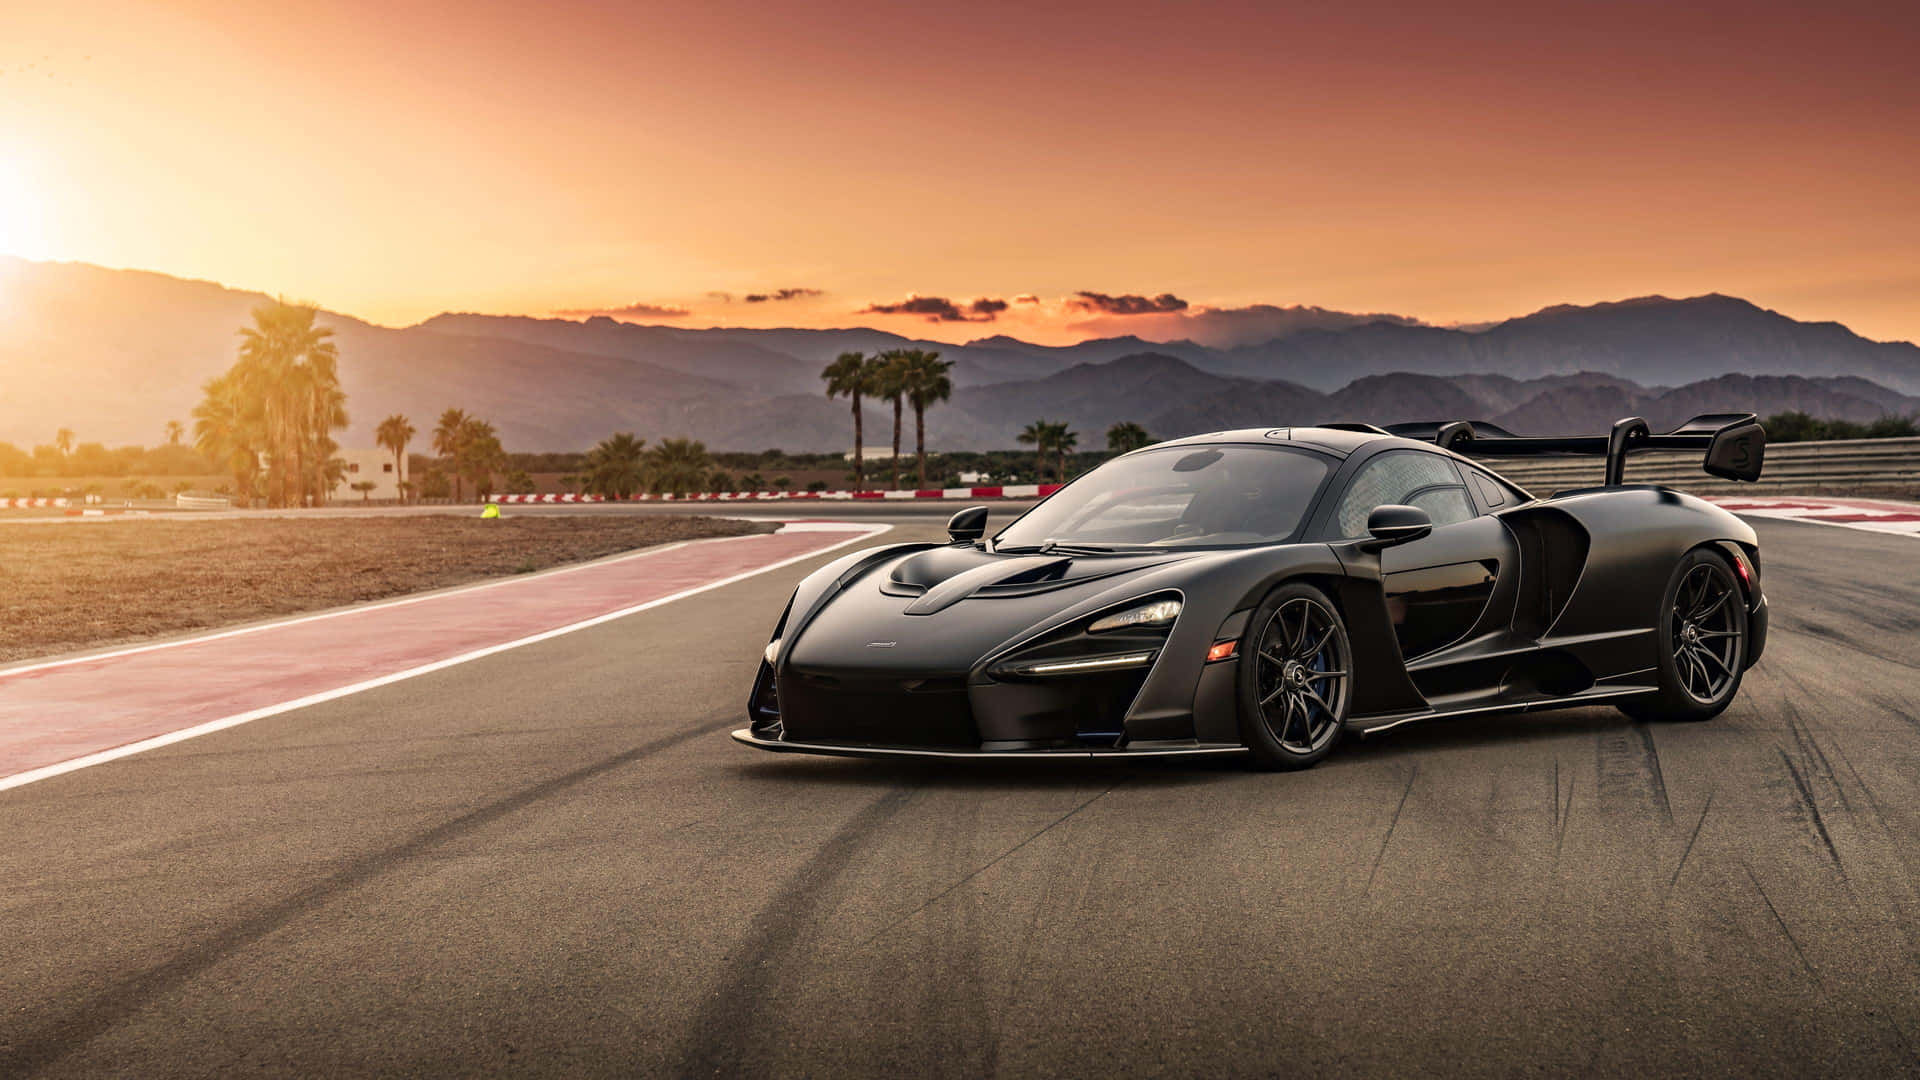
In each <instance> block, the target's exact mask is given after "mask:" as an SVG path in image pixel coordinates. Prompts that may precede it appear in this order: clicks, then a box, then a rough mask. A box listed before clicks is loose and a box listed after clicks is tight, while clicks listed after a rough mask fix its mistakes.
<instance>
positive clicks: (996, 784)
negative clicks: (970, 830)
mask: <svg viewBox="0 0 1920 1080" xmlns="http://www.w3.org/2000/svg"><path fill="white" fill-rule="evenodd" d="M727 772H728V773H729V774H731V775H732V776H734V777H736V778H738V779H740V780H745V781H748V782H751V783H757V784H808V785H824V786H829V787H845V788H879V787H894V786H898V785H902V784H905V785H909V786H912V787H915V788H931V789H935V790H941V791H978V792H995V791H1036V790H1048V789H1063V790H1064V789H1075V788H1086V787H1089V786H1094V787H1098V786H1101V785H1105V784H1118V783H1121V782H1123V781H1124V782H1125V783H1126V785H1127V786H1128V787H1129V788H1140V787H1156V788H1159V787H1168V788H1171V787H1182V786H1187V785H1193V784H1204V783H1208V782H1210V781H1214V780H1217V779H1218V778H1219V777H1221V776H1235V775H1246V774H1247V771H1246V768H1245V766H1244V764H1243V763H1242V762H1241V761H1240V759H1239V758H1237V757H1221V758H1205V759H1200V758H1195V759H1191V760H1178V759H1175V760H1168V759H1155V758H1140V759H1137V760H1133V761H1127V760H1115V759H1105V758H1095V759H1092V760H1088V759H1085V758H1080V759H1069V760H1065V761H991V760H986V761H952V762H927V761H910V760H889V759H885V758H871V759H867V758H831V757H804V756H801V755H798V754H794V755H790V756H784V757H782V758H781V759H779V760H773V761H754V762H741V763H738V764H734V765H730V766H728V767H727Z"/></svg>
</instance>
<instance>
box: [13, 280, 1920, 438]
mask: <svg viewBox="0 0 1920 1080" xmlns="http://www.w3.org/2000/svg"><path fill="white" fill-rule="evenodd" d="M266 299H267V297H266V296H264V295H263V294H260V293H257V292H247V291H243V290H238V289H230V288H226V287H224V286H221V285H217V284H214V283H211V282H204V281H187V280H183V279H180V278H174V277H168V276H166V275H164V274H154V273H146V272H141V271H125V270H107V269H103V268H100V267H95V266H88V265H85V264H76V263H35V262H28V261H25V260H21V259H13V258H6V257H0V372H4V373H5V379H6V381H5V384H4V386H3V387H0V441H7V442H13V443H15V444H18V445H22V446H31V445H32V444H34V443H42V442H47V441H50V440H51V439H52V437H53V433H54V431H55V429H57V428H60V427H70V428H72V429H74V430H75V432H76V433H77V435H78V437H79V438H80V439H81V440H83V441H103V442H108V443H142V444H152V443H154V442H157V441H158V440H159V439H160V438H161V434H162V431H163V428H164V425H165V423H166V422H167V421H168V420H182V421H185V420H188V419H189V414H190V412H191V410H192V408H193V405H194V404H195V403H196V402H197V401H198V400H199V388H200V385H201V383H203V382H204V381H205V380H206V379H208V378H210V377H212V376H213V375H216V374H218V373H219V372H221V371H222V370H224V369H225V368H226V367H227V366H228V365H229V364H231V363H232V361H233V357H234V351H235V346H236V343H237V342H236V337H235V331H236V330H237V329H238V328H239V327H240V326H241V325H243V324H244V323H246V322H247V321H248V318H249V312H250V311H251V309H252V308H253V307H254V306H255V305H257V304H259V303H261V302H263V301H265V300H266ZM1333 314H1337V313H1333ZM322 318H323V321H324V322H325V323H326V324H327V325H329V326H331V327H333V328H334V330H335V333H336V335H337V338H338V341H339V345H340V351H341V375H342V381H343V383H344V384H345V388H346V391H347V394H348V410H349V413H350V414H351V417H352V425H351V427H350V428H349V429H348V431H347V432H346V434H345V436H344V438H343V440H342V441H343V442H346V443H347V444H349V445H369V444H371V443H372V441H373V434H372V428H373V425H375V424H376V423H378V422H379V420H380V418H381V417H383V416H385V415H387V414H388V413H391V412H404V413H406V414H407V415H408V416H410V417H412V418H413V421H414V424H415V426H416V427H418V428H420V429H421V430H422V431H423V432H424V431H425V430H426V429H428V428H430V427H431V425H432V421H433V418H434V417H436V416H437V415H438V414H439V413H440V411H441V410H443V409H445V408H448V407H450V406H453V407H459V408H463V409H466V410H467V411H468V412H470V413H473V414H476V415H479V416H483V417H486V418H488V419H490V420H492V421H493V422H494V423H495V425H496V426H497V427H498V428H499V430H500V432H501V436H502V438H503V440H504V441H505V442H506V444H507V445H508V446H509V447H511V448H514V449H527V450H571V449H581V448H584V447H587V446H590V445H592V444H593V443H594V442H595V441H597V440H599V439H601V438H603V437H605V436H606V435H607V434H608V433H610V432H612V431H616V430H632V431H635V432H637V433H639V434H641V435H643V436H646V437H648V438H654V437H659V436H662V435H677V434H685V435H692V436H694V437H696V438H700V439H703V440H705V441H706V442H707V444H708V445H709V446H711V447H714V448H716V449H737V450H760V449H766V448H769V447H775V446H778V447H781V448H784V449H788V450H794V451H821V450H839V449H844V448H846V447H847V446H848V445H850V443H851V441H852V431H851V428H852V424H851V417H850V416H849V415H848V405H847V403H846V402H845V401H843V400H841V401H832V400H828V399H827V398H826V397H825V395H824V394H823V393H822V392H821V391H822V386H821V383H820V380H819V373H820V369H821V368H822V367H824V366H825V365H826V364H827V363H828V362H829V361H831V360H832V359H833V358H834V356H836V355H837V354H839V353H840V352H842V351H846V350H848V349H859V350H862V351H866V352H876V351H879V350H882V349H888V348H899V347H907V346H919V347H925V348H932V349H937V350H939V352H940V353H941V354H942V356H944V357H945V358H947V359H950V360H953V361H954V362H955V367H954V371H953V376H954V382H955V386H956V390H955V393H954V397H953V400H952V402H950V403H948V404H944V405H941V406H939V407H937V408H935V409H934V410H932V411H931V412H930V413H929V414H928V418H927V420H928V437H929V443H930V444H931V445H933V446H934V447H936V448H944V449H984V448H1004V447H1010V446H1013V445H1014V437H1015V436H1016V435H1017V434H1018V433H1019V431H1020V430H1021V429H1022V428H1024V427H1025V426H1026V425H1027V424H1028V423H1031V422H1032V421H1034V420H1036V419H1041V418H1046V419H1053V420H1065V421H1067V422H1069V423H1071V424H1072V425H1073V426H1074V427H1075V428H1076V429H1077V430H1079V432H1080V438H1081V443H1082V445H1083V446H1089V447H1092V446H1098V445H1100V443H1101V442H1102V441H1103V438H1104V431H1105V429H1106V427H1107V426H1108V425H1110V424H1112V423H1114V422H1116V421H1119V420H1133V421H1136V422H1138V423H1142V424H1145V425H1146V427H1147V428H1148V430H1149V431H1151V432H1153V433H1154V434H1155V435H1157V436H1162V437H1167V436H1174V435H1181V434H1188V433H1191V432H1196V431H1206V430H1214V429H1219V428H1225V427H1241V426H1257V425H1261V424H1296V423H1309V422H1313V421H1316V420H1319V421H1326V420H1362V421H1369V422H1374V423H1386V422H1392V421H1396V420H1410V419H1433V418H1436V417H1454V416H1463V417H1471V418H1476V419H1477V418H1486V419H1492V420H1496V421H1498V422H1500V423H1503V424H1505V425H1507V426H1509V427H1512V428H1514V429H1515V430H1523V431H1559V430H1580V431H1585V430H1598V429H1600V428H1602V427H1604V426H1605V425H1606V424H1608V423H1611V422H1612V421H1613V420H1614V419H1616V418H1618V417H1619V416H1622V415H1628V414H1630V413H1640V414H1643V415H1646V416H1647V418H1648V419H1649V420H1651V421H1654V422H1655V424H1656V425H1658V424H1662V423H1668V422H1671V421H1674V420H1678V419H1684V417H1685V416H1687V415H1691V414H1692V413H1695V412H1712V411H1720V410H1725V409H1753V410H1754V411H1756V412H1760V413H1763V414H1764V413H1768V412H1774V411H1778V410H1780V409H1802V410H1804V411H1807V412H1810V413H1814V414H1816V415H1820V416H1826V417H1833V418H1841V419H1850V420H1870V419H1872V418H1873V417H1875V416H1878V415H1881V414H1883V413H1898V414H1906V413H1911V412H1914V411H1920V398H1916V397H1913V396H1909V395H1915V394H1920V349H1916V348H1915V347H1914V346H1913V345H1910V344H1906V343H1904V342H1895V343H1877V342H1871V341H1867V340H1866V339H1864V338H1861V337H1859V336H1857V335H1855V334H1853V333H1851V332H1850V331H1848V330H1847V329H1846V328H1845V327H1842V326H1839V325H1838V324H1834V323H1801V322H1796V321H1794V320H1792V319H1789V318H1786V317H1785V316H1782V315H1779V314H1777V313H1774V312H1769V311H1764V310H1762V309H1760V308H1757V307H1755V306H1754V305H1752V304H1749V303H1747V302H1745V301H1742V300H1737V299H1733V298H1731V297H1723V296H1708V297H1699V298H1695V299H1691V300H1666V299H1662V298H1658V297H1653V298H1646V299H1642V300H1634V301H1625V302H1621V303H1617V304H1600V305H1595V306H1593V307H1556V308H1548V309H1545V310H1543V311H1539V312H1535V313H1534V314H1532V315H1528V316H1524V317H1522V318H1518V319H1512V320H1509V321H1507V322H1504V323H1500V324H1498V325H1495V326H1493V327H1491V328H1488V329H1485V330H1478V331H1464V330H1458V329H1443V328H1437V327H1431V326H1420V325H1409V324H1406V323H1404V322H1387V321H1381V322H1370V323H1364V324H1358V325H1341V326H1336V327H1335V328H1326V327H1313V326H1309V327H1306V328H1304V329H1300V328H1295V329H1293V330H1291V331H1290V332H1289V333H1288V334H1287V336H1285V337H1282V338H1278V339H1275V340H1272V341H1267V342H1263V343H1260V344H1257V345H1247V346H1240V347H1236V348H1226V349H1222V348H1210V347H1208V346H1205V345H1199V344H1195V343H1194V342H1192V341H1177V342H1172V343H1153V342H1148V341H1144V340H1142V339H1140V338H1138V337H1114V338H1101V339H1097V340H1093V341H1087V342H1082V343H1079V344H1076V345H1070V346H1041V345H1035V344H1032V343H1029V342H1024V341H1021V340H1019V339H1017V338H1012V337H1008V336H1004V335H1002V336H995V337H987V338H982V339H979V340H976V341H971V342H968V343H966V344H964V345H946V344H941V343H938V342H927V341H918V340H916V339H912V338H908V337H904V336H901V335H899V334H894V333H890V332H887V331H883V330H875V329H871V328H864V327H854V328H848V329H841V330H805V329H751V328H723V329H710V330H689V329H684V328H678V327H665V326H638V325H631V324H626V323H620V322H616V321H614V320H611V319H606V318H594V319H588V320H585V321H581V322H575V321H569V320H564V319H541V318H528V317H521V316H499V315H476V314H445V315H438V316H435V317H434V318H431V319H428V320H427V321H426V322H423V323H421V324H419V325H417V326H410V327H402V328H387V327H380V326H374V325H372V324H369V323H367V322H365V321H363V320H360V319H356V318H353V317H352V316H349V315H342V314H338V313H325V314H323V316H322ZM1729 373H1734V374H1729ZM866 415H867V432H868V439H869V441H870V442H872V443H873V444H874V445H882V444H884V443H885V442H886V441H887V439H888V437H889V431H888V428H889V426H890V423H891V410H889V409H887V408H885V407H884V406H883V405H881V404H878V403H870V404H869V407H868V409H867V411H866ZM909 426H910V422H909ZM908 438H909V439H910V438H911V432H909V433H908Z"/></svg>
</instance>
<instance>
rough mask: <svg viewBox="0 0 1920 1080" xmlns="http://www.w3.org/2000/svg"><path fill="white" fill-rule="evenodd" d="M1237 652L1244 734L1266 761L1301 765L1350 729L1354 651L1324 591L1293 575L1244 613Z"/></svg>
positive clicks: (1261, 763)
mask: <svg viewBox="0 0 1920 1080" xmlns="http://www.w3.org/2000/svg"><path fill="white" fill-rule="evenodd" d="M1247 630H1248V633H1247V636H1246V637H1245V638H1244V639H1242V641H1241V652H1240V675H1239V691H1240V736H1241V738H1243V739H1245V740H1246V743H1247V746H1248V747H1249V748H1250V749H1252V751H1253V761H1254V764H1255V765H1256V766H1257V767H1259V768H1263V769H1304V768H1307V767H1308V766H1310V765H1313V764H1315V763H1316V762H1318V761H1319V760H1320V759H1321V758H1323V757H1326V756H1327V754H1329V753H1330V752H1332V750H1333V748H1334V746H1336V745H1337V744H1338V743H1339V742H1340V736H1341V734H1342V733H1343V732H1344V731H1345V721H1346V718H1347V701H1348V699H1349V697H1350V696H1351V695H1350V694H1349V687H1350V685H1351V684H1352V675H1351V674H1350V673H1351V670H1352V652H1351V650H1350V649H1349V648H1348V644H1347V626H1346V623H1345V622H1343V621H1342V620H1341V618H1340V612H1339V611H1338V610H1337V609H1336V608H1335V607H1334V606H1333V602H1332V601H1330V600H1328V599H1327V597H1326V594H1325V593H1322V592H1321V591H1320V590H1319V589H1316V588H1314V587H1313V586H1311V585H1308V584H1306V583H1305V582H1290V583H1288V584H1286V585H1282V586H1280V587H1279V588H1277V589H1275V590H1274V591H1273V592H1271V593H1269V594H1267V598H1266V599H1265V600H1263V601H1261V603H1260V606H1259V607H1257V608H1255V609H1254V612H1253V616H1252V617H1251V618H1249V619H1248V620H1247Z"/></svg>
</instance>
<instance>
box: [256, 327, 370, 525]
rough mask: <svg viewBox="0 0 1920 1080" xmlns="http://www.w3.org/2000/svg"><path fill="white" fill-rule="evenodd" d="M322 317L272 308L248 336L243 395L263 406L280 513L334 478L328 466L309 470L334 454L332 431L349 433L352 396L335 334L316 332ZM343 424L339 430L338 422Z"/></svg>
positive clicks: (320, 329)
mask: <svg viewBox="0 0 1920 1080" xmlns="http://www.w3.org/2000/svg"><path fill="white" fill-rule="evenodd" d="M318 314H319V312H318V311H316V310H315V309H314V308H313V307H311V306H309V305H305V304H290V303H287V302H286V301H284V300H276V301H271V302H269V303H265V304H262V305H260V306H259V307H257V308H254V309H253V325H252V326H247V327H242V328H241V330H240V360H239V362H238V363H237V364H236V365H235V367H236V368H237V369H238V370H239V371H240V373H241V374H240V382H241V386H242V389H243V390H244V391H245V392H246V394H247V395H248V396H250V397H253V398H256V399H257V400H258V401H259V402H260V403H261V404H262V405H263V415H264V418H265V427H266V432H265V434H266V443H267V449H268V452H269V455H270V456H269V458H268V461H267V467H268V470H269V477H268V487H269V491H270V493H271V498H272V499H274V500H275V501H277V502H278V503H279V504H280V505H286V504H287V503H288V502H289V501H291V502H293V503H294V504H295V505H304V504H305V503H306V495H307V484H308V482H309V480H310V479H313V478H324V474H325V473H326V472H328V471H331V470H330V466H328V465H326V464H325V463H324V462H325V459H324V458H323V459H320V461H318V462H316V465H317V468H315V469H313V470H309V469H308V467H307V463H308V462H309V461H311V460H314V458H315V454H316V453H324V454H328V455H330V454H331V452H332V451H331V449H330V448H328V447H327V446H325V445H323V444H325V443H331V442H332V439H331V437H330V436H329V434H328V433H329V431H330V430H331V428H332V427H336V426H345V422H346V421H345V417H346V404H345V403H346V396H345V395H344V394H341V393H339V389H340V379H339V373H338V371H337V364H338V361H339V355H340V354H339V350H338V349H337V348H336V347H335V346H334V344H333V342H332V341H330V340H328V339H329V338H331V337H332V336H333V331H332V330H331V329H328V328H327V327H324V326H318V325H316V324H315V322H314V319H315V317H316V316H317V315H318ZM336 419H337V420H338V423H335V420H336Z"/></svg>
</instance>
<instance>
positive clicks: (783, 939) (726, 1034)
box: [673, 787, 919, 1076]
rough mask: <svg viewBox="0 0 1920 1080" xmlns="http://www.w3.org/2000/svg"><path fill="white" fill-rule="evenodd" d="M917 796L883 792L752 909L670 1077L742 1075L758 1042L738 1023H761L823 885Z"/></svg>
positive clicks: (824, 889) (896, 790)
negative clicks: (747, 1055) (744, 1053)
mask: <svg viewBox="0 0 1920 1080" xmlns="http://www.w3.org/2000/svg"><path fill="white" fill-rule="evenodd" d="M918 795H919V792H918V791H917V790H916V789H913V788H907V787H897V788H892V789H890V790H888V791H885V792H883V793H881V794H880V795H879V796H878V797H877V798H875V799H874V800H873V801H872V802H870V803H868V804H867V805H866V806H865V807H863V808H861V810H860V811H859V812H858V813H856V814H854V815H853V816H852V817H851V818H849V819H847V821H846V822H845V823H844V824H842V825H841V826H840V828H838V829H836V830H835V831H834V833H833V835H832V836H829V837H828V838H827V840H826V842H825V843H823V844H821V845H820V846H819V848H817V849H815V851H814V853H813V855H812V857H811V858H809V859H808V860H807V862H806V864H805V865H804V866H802V867H801V868H800V870H799V871H798V872H797V873H795V874H794V875H793V876H792V877H791V878H789V879H788V880H787V883H786V885H785V886H783V887H782V888H781V889H780V891H779V892H778V893H776V894H775V895H774V897H773V899H772V900H770V901H768V902H767V904H766V905H765V906H764V907H762V908H761V909H760V911H759V912H758V913H757V914H755V915H754V917H753V921H752V922H751V923H750V924H749V926H748V930H747V933H746V936H745V937H744V938H742V939H741V941H740V943H739V944H738V945H736V946H735V948H734V957H733V960H732V962H731V963H730V965H729V966H728V969H727V972H726V976H725V978H724V979H723V981H722V982H721V984H720V988H719V989H718V990H715V991H714V992H712V993H710V994H708V995H707V998H706V1000H705V1001H704V1002H703V1003H702V1004H701V1006H700V1009H699V1011H698V1012H696V1013H695V1014H694V1016H693V1018H692V1019H691V1020H690V1021H689V1022H688V1025H687V1031H688V1033H689V1039H688V1042H687V1044H686V1046H685V1048H684V1049H683V1050H682V1052H681V1054H680V1064H679V1067H678V1068H676V1069H674V1070H673V1075H676V1076H740V1075H744V1074H747V1072H748V1067H747V1063H746V1062H743V1061H742V1060H741V1054H742V1051H743V1050H744V1049H746V1048H747V1047H750V1046H760V1045H762V1043H761V1041H760V1040H758V1039H756V1038H754V1037H752V1035H751V1034H750V1033H749V1032H745V1031H743V1030H742V1028H743V1026H745V1025H750V1024H754V1023H756V1022H758V1023H761V1024H764V1023H765V1022H766V1017H765V1009H764V1005H765V1004H766V1002H767V998H768V997H769V996H770V991H771V990H772V989H773V987H774V983H775V980H776V979H778V977H779V976H780V975H781V973H782V968H783V967H784V963H785V961H786V960H787V959H788V958H789V957H790V956H791V955H792V954H793V952H794V951H795V949H796V948H797V947H798V946H799V944H800V940H801V937H802V935H803V934H804V933H805V932H806V930H807V929H808V928H809V926H810V925H811V924H812V923H813V922H814V915H815V913H816V911H817V910H818V909H819V907H820V904H821V901H822V900H823V899H824V898H825V894H826V893H827V891H828V890H829V889H830V888H831V887H832V886H833V884H834V882H836V881H838V880H839V879H840V877H841V876H842V875H843V874H845V873H846V871H847V867H848V866H850V865H851V864H852V862H853V858H854V856H855V855H856V854H858V853H859V852H860V851H862V850H864V849H865V848H866V847H867V846H868V845H867V838H868V837H869V836H870V835H871V834H872V833H874V832H876V831H877V830H879V829H880V828H881V827H882V826H884V825H885V824H886V823H887V822H888V821H890V820H892V818H893V817H894V816H895V815H896V814H898V813H899V812H900V811H901V810H904V809H905V808H906V807H907V805H908V804H909V803H911V802H913V801H914V799H915V798H917V797H918Z"/></svg>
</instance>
